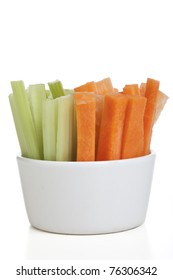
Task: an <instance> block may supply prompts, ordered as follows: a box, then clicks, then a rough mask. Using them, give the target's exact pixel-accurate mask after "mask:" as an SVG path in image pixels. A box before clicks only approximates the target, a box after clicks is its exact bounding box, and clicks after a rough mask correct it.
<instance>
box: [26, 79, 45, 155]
mask: <svg viewBox="0 0 173 280" xmlns="http://www.w3.org/2000/svg"><path fill="white" fill-rule="evenodd" d="M28 90H29V99H30V106H31V112H32V116H33V120H34V125H35V129H36V133H37V137H38V142H39V149H40V154H41V156H42V158H43V130H42V103H43V101H44V100H46V90H45V85H44V84H36V85H30V86H29V89H28Z"/></svg>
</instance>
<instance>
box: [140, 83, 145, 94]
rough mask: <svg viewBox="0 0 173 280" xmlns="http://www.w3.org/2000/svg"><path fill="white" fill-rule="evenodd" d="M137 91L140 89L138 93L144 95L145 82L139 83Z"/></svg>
mask: <svg viewBox="0 0 173 280" xmlns="http://www.w3.org/2000/svg"><path fill="white" fill-rule="evenodd" d="M139 91H140V95H141V96H145V91H146V83H141V84H140V88H139Z"/></svg>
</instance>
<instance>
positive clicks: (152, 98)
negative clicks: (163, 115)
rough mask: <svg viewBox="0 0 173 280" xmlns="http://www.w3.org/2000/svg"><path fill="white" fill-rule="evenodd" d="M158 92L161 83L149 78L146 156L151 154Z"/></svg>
mask: <svg viewBox="0 0 173 280" xmlns="http://www.w3.org/2000/svg"><path fill="white" fill-rule="evenodd" d="M158 90H159V81H157V80H154V79H151V78H148V79H147V83H146V91H145V96H146V98H147V104H146V109H145V114H144V155H147V154H149V153H150V142H151V136H152V128H153V124H154V118H155V112H156V102H157V93H158Z"/></svg>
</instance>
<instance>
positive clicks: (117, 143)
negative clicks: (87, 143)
mask: <svg viewBox="0 0 173 280" xmlns="http://www.w3.org/2000/svg"><path fill="white" fill-rule="evenodd" d="M127 101H128V99H127V97H126V96H125V95H123V94H118V93H117V94H113V95H105V100H104V109H103V115H102V121H101V127H100V134H99V141H98V149H97V155H96V160H115V159H120V155H121V143H122V133H123V126H124V119H125V112H126V106H127Z"/></svg>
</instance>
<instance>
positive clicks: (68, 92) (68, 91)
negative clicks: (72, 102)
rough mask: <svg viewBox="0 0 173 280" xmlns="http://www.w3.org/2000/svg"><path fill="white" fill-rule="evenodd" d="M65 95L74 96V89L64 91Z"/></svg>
mask: <svg viewBox="0 0 173 280" xmlns="http://www.w3.org/2000/svg"><path fill="white" fill-rule="evenodd" d="M64 92H65V95H68V94H74V89H64Z"/></svg>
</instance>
